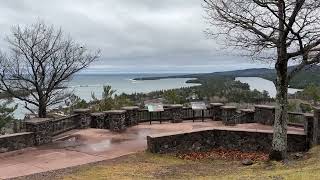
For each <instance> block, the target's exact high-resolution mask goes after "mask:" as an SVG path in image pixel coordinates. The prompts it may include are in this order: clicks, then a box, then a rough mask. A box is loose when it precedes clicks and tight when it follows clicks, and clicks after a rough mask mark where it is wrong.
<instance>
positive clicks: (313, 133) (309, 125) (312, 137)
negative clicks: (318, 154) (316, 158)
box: [304, 114, 318, 148]
mask: <svg viewBox="0 0 320 180" xmlns="http://www.w3.org/2000/svg"><path fill="white" fill-rule="evenodd" d="M304 117H305V126H304V131H305V134H306V135H307V142H308V146H309V147H308V148H311V147H313V146H315V145H317V142H318V136H317V134H318V133H317V132H318V122H317V120H316V118H315V117H314V114H304Z"/></svg>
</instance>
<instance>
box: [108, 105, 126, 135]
mask: <svg viewBox="0 0 320 180" xmlns="http://www.w3.org/2000/svg"><path fill="white" fill-rule="evenodd" d="M104 113H105V115H106V121H107V122H109V125H110V131H114V132H122V131H125V130H126V111H125V110H111V111H105V112H104Z"/></svg>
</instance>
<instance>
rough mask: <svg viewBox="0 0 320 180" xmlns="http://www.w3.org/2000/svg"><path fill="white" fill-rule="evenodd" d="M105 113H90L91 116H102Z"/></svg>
mask: <svg viewBox="0 0 320 180" xmlns="http://www.w3.org/2000/svg"><path fill="white" fill-rule="evenodd" d="M104 114H105V113H103V112H95V113H91V116H104Z"/></svg>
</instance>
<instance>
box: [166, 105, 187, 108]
mask: <svg viewBox="0 0 320 180" xmlns="http://www.w3.org/2000/svg"><path fill="white" fill-rule="evenodd" d="M168 107H169V108H182V107H183V105H182V104H171V105H168Z"/></svg>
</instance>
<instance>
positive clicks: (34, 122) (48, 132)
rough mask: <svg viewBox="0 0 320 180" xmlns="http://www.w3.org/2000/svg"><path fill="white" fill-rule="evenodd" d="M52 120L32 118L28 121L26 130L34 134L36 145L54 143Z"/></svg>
mask: <svg viewBox="0 0 320 180" xmlns="http://www.w3.org/2000/svg"><path fill="white" fill-rule="evenodd" d="M52 126H53V123H52V119H51V118H32V119H28V120H26V130H27V131H28V132H34V142H35V145H37V146H39V145H43V144H47V143H50V142H52V133H53V132H52Z"/></svg>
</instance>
